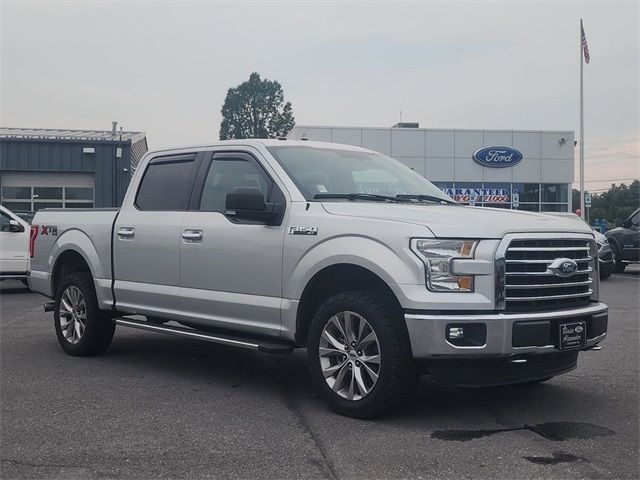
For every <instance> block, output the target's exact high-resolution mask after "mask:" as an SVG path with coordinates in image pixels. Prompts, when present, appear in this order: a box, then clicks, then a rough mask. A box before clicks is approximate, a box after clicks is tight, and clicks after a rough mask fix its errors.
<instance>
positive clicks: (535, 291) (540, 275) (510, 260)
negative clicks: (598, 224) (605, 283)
mask: <svg viewBox="0 0 640 480" xmlns="http://www.w3.org/2000/svg"><path fill="white" fill-rule="evenodd" d="M594 252H595V255H594ZM557 258H570V259H572V260H574V261H575V262H576V263H577V265H578V270H577V271H576V272H575V273H574V274H573V275H571V276H569V277H559V276H557V275H556V274H554V273H553V272H551V271H549V270H548V269H547V267H548V266H549V265H550V264H551V263H552V262H553V261H554V260H555V259H557ZM595 262H597V249H596V247H595V241H593V240H588V239H517V240H512V241H511V243H510V244H509V246H508V247H507V250H506V254H505V269H504V275H505V278H504V280H505V281H504V287H505V292H504V299H505V306H506V310H512V311H514V310H516V311H522V310H539V309H549V310H551V309H557V308H563V307H574V306H580V305H582V304H586V303H588V302H589V301H590V297H591V295H592V294H593V286H594V281H595V280H594V278H595V274H596V273H597V268H596V264H595Z"/></svg>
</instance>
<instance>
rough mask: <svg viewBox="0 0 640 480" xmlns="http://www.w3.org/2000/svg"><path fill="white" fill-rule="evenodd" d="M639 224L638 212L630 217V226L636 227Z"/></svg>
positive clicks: (639, 213)
mask: <svg viewBox="0 0 640 480" xmlns="http://www.w3.org/2000/svg"><path fill="white" fill-rule="evenodd" d="M638 224H640V212H638V213H636V214H635V215H634V216H633V217H631V225H633V226H634V227H637V226H638Z"/></svg>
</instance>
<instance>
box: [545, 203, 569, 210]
mask: <svg viewBox="0 0 640 480" xmlns="http://www.w3.org/2000/svg"><path fill="white" fill-rule="evenodd" d="M542 211H543V212H568V211H569V205H568V204H566V203H543V204H542Z"/></svg>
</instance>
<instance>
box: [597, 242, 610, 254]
mask: <svg viewBox="0 0 640 480" xmlns="http://www.w3.org/2000/svg"><path fill="white" fill-rule="evenodd" d="M596 243H597V244H598V251H600V250H602V249H603V248H604V247H608V246H609V240H607V239H605V240H598V241H597V242H596Z"/></svg>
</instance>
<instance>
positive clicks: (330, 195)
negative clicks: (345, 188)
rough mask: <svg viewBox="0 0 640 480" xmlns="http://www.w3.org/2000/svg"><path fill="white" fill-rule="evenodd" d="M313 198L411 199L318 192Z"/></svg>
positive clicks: (369, 194) (399, 200) (398, 200)
mask: <svg viewBox="0 0 640 480" xmlns="http://www.w3.org/2000/svg"><path fill="white" fill-rule="evenodd" d="M313 198H315V199H323V198H345V199H347V200H371V201H373V202H396V203H398V202H407V201H409V199H404V198H400V197H398V196H395V197H391V196H389V195H378V194H376V193H316V194H315V195H314V196H313Z"/></svg>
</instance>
